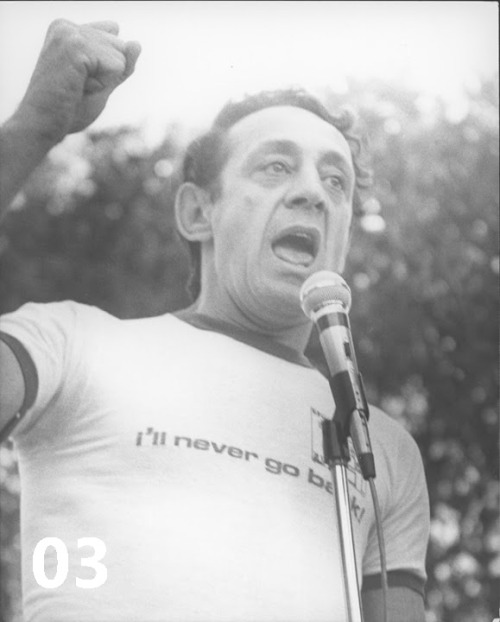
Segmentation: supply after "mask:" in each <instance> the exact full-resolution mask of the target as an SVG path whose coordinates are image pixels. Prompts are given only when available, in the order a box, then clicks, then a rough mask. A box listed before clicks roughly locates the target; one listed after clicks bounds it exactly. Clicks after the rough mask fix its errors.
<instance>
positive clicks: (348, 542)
mask: <svg viewBox="0 0 500 622" xmlns="http://www.w3.org/2000/svg"><path fill="white" fill-rule="evenodd" d="M334 382H335V380H331V382H330V384H332V383H334ZM337 396H338V393H337ZM347 401H349V400H347ZM341 402H344V403H343V404H342V403H340V404H339V405H338V406H337V408H336V410H335V414H334V417H333V419H332V420H331V421H330V420H328V419H325V420H324V421H323V423H322V427H323V452H324V456H325V461H326V463H327V464H328V466H329V468H330V472H331V475H332V481H333V485H334V489H335V511H336V516H337V524H338V531H339V544H340V551H341V557H342V568H343V579H344V594H345V601H346V610H347V618H346V622H363V611H362V607H361V596H360V591H359V585H358V573H357V569H356V556H355V551H354V538H353V531H352V519H351V510H350V503H349V494H348V481H347V463H348V462H349V459H350V454H349V447H348V444H347V438H348V436H349V435H350V434H349V427H350V426H349V422H350V418H351V417H352V416H354V417H361V418H362V420H364V414H363V412H362V411H359V410H354V411H353V410H352V409H351V408H349V407H347V408H346V406H347V403H346V401H344V400H341Z"/></svg>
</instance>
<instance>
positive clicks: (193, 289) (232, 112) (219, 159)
mask: <svg viewBox="0 0 500 622" xmlns="http://www.w3.org/2000/svg"><path fill="white" fill-rule="evenodd" d="M272 106H296V107H298V108H303V109H304V110H308V111H309V112H312V113H313V114H315V115H316V116H318V117H320V118H321V119H323V120H324V121H326V122H327V123H329V124H330V125H333V126H334V127H335V128H337V129H338V130H339V131H340V132H341V134H342V135H343V136H344V138H345V139H346V141H347V143H348V144H349V148H350V150H351V155H352V160H353V165H354V171H355V175H356V183H355V190H354V197H353V211H354V214H355V215H356V216H359V215H361V214H362V201H361V197H360V191H361V190H362V189H364V188H367V187H368V186H369V185H370V184H371V179H372V175H371V169H370V167H369V166H368V163H367V161H366V156H365V153H364V145H363V143H362V140H361V137H360V136H359V135H358V134H357V133H356V132H355V130H354V123H355V117H354V115H353V114H352V113H351V112H350V111H349V110H346V109H340V110H339V111H338V112H337V113H335V114H333V113H330V112H329V111H328V110H327V109H326V107H325V106H323V104H322V103H321V102H320V101H319V100H318V99H316V98H315V97H313V96H312V95H310V94H309V93H307V92H306V91H304V90H302V89H285V90H276V91H263V92H261V93H257V94H256V95H251V96H247V97H245V98H244V99H242V100H241V101H238V102H232V101H231V102H228V103H227V104H226V105H225V106H224V107H223V108H222V110H221V111H220V112H219V114H218V115H217V117H216V118H215V120H214V122H213V124H212V127H211V128H210V130H209V131H208V132H206V133H205V134H203V135H202V136H200V137H198V138H196V139H195V140H193V141H192V142H191V143H190V145H189V146H188V148H187V150H186V155H185V157H184V162H183V166H182V179H181V182H192V183H194V184H196V185H197V186H199V187H201V188H204V189H205V190H207V191H208V192H209V194H210V196H211V198H216V197H217V195H218V193H219V191H220V184H219V182H220V174H221V172H222V170H223V168H224V165H225V163H226V162H227V158H228V157H229V148H228V145H227V141H226V140H225V139H226V136H227V132H228V130H229V129H230V128H231V127H232V126H233V125H235V124H236V123H237V122H238V121H240V120H241V119H243V118H244V117H246V116H248V115H250V114H252V113H254V112H258V111H259V110H263V109H264V108H270V107H272ZM188 246H189V253H190V258H191V275H190V279H189V283H188V290H189V292H190V294H191V296H192V297H193V299H194V300H195V299H196V298H197V297H198V295H199V293H200V287H201V245H200V244H199V243H198V242H188Z"/></svg>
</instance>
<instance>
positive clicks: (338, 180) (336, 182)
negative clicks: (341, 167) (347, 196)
mask: <svg viewBox="0 0 500 622" xmlns="http://www.w3.org/2000/svg"><path fill="white" fill-rule="evenodd" d="M323 181H324V183H325V184H326V185H327V186H328V188H331V189H333V190H345V179H344V177H343V176H342V175H327V176H325V177H323Z"/></svg>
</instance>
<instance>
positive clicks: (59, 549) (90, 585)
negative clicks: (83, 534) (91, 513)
mask: <svg viewBox="0 0 500 622" xmlns="http://www.w3.org/2000/svg"><path fill="white" fill-rule="evenodd" d="M77 545H78V548H79V549H80V548H81V547H82V546H91V547H92V548H93V549H94V554H93V555H91V556H90V557H82V558H81V559H80V564H81V565H82V566H88V567H90V568H93V569H94V571H95V575H94V577H93V578H92V579H80V578H79V577H76V587H79V588H82V589H84V590H90V589H94V588H96V587H100V586H101V585H103V583H105V582H106V579H107V578H108V570H107V568H106V566H105V565H104V564H101V563H100V562H101V559H102V558H103V557H104V556H105V555H106V545H105V544H104V542H103V541H102V540H100V539H99V538H78V540H77ZM49 546H52V547H53V548H54V549H55V550H56V555H57V569H56V574H55V576H54V578H53V579H49V578H48V577H47V575H46V574H45V552H46V551H47V549H48V547H49ZM68 568H69V556H68V549H67V547H66V545H65V544H64V542H63V541H62V540H61V539H59V538H43V539H42V540H40V542H38V544H37V545H36V546H35V550H34V551H33V575H34V577H35V580H36V582H37V583H38V585H39V586H40V587H44V588H47V589H54V588H56V587H60V586H61V585H62V584H63V583H64V582H65V581H66V578H67V576H68Z"/></svg>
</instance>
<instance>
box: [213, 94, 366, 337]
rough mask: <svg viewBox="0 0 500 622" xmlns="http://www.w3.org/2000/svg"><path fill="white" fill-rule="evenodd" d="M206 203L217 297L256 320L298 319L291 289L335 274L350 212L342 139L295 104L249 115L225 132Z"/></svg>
mask: <svg viewBox="0 0 500 622" xmlns="http://www.w3.org/2000/svg"><path fill="white" fill-rule="evenodd" d="M228 141H229V153H230V155H229V157H228V161H227V163H226V165H225V167H224V169H223V171H222V173H221V178H220V187H221V191H220V194H219V196H218V198H217V199H216V200H215V201H214V203H213V208H212V233H213V247H212V249H211V252H212V253H213V256H212V261H211V262H210V264H209V265H210V269H213V270H214V271H215V274H214V276H215V279H214V280H213V282H216V283H217V288H218V290H219V292H218V295H222V296H229V297H230V299H231V301H232V303H233V304H235V305H236V306H237V308H238V309H239V311H240V312H242V313H243V314H244V315H245V317H247V318H249V319H250V320H252V321H253V322H254V323H257V325H260V326H278V325H282V326H284V325H285V324H286V323H289V324H293V322H296V321H297V319H298V317H300V318H301V319H302V320H303V316H302V315H301V313H302V312H301V310H300V304H299V290H300V286H301V285H302V283H303V282H304V280H305V279H306V278H307V277H308V276H309V275H311V274H313V273H314V272H316V271H318V270H325V269H327V270H333V271H341V270H342V269H343V264H344V260H345V255H346V251H347V246H348V238H349V229H350V223H351V218H352V197H353V189H354V169H353V164H352V158H351V153H350V150H349V146H348V144H347V141H346V140H345V138H344V137H343V136H342V134H341V133H340V132H339V131H338V130H337V129H336V128H334V127H333V126H332V125H330V124H328V123H326V122H325V121H323V120H322V119H320V118H319V117H317V116H316V115H314V114H313V113H311V112H308V111H306V110H303V109H301V108H296V107H292V106H277V107H272V108H266V109H264V110H261V111H258V112H255V113H253V114H251V115H249V116H247V117H245V118H244V119H242V120H241V121H239V122H238V123H236V124H235V125H234V126H233V127H232V128H231V130H230V132H229V136H228Z"/></svg>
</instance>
